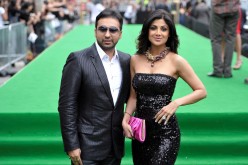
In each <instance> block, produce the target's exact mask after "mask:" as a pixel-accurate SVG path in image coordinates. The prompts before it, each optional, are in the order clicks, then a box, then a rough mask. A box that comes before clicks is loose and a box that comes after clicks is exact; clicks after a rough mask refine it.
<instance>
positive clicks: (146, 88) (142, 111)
mask: <svg viewBox="0 0 248 165" xmlns="http://www.w3.org/2000/svg"><path fill="white" fill-rule="evenodd" d="M178 45H179V39H178V36H177V32H176V28H175V24H174V22H173V20H172V17H171V15H170V14H169V13H167V12H166V11H165V10H161V9H159V10H155V11H153V12H152V13H150V15H149V16H148V18H147V19H146V20H145V21H144V24H143V26H142V30H141V32H140V35H139V36H138V39H137V49H138V50H137V52H136V54H135V55H133V56H132V57H131V63H130V70H131V79H132V81H131V83H132V87H131V92H130V96H129V99H128V102H127V106H126V110H125V115H124V118H123V121H122V127H123V129H124V134H125V136H126V137H127V138H133V132H132V130H131V127H130V125H129V124H128V123H129V120H130V116H132V115H133V113H135V116H136V117H138V118H142V119H145V122H146V138H145V141H144V143H141V142H139V141H137V140H132V155H133V162H134V165H143V164H149V165H158V164H164V165H165V164H166V165H173V164H174V163H175V161H176V158H177V154H178V150H179V147H180V129H179V125H178V122H177V118H176V111H177V110H178V108H179V107H180V106H184V105H188V104H193V103H195V102H197V101H199V100H201V99H203V98H205V97H206V93H207V92H206V89H205V87H204V85H203V83H202V82H201V80H200V79H199V78H198V76H197V75H196V74H195V72H194V70H193V69H192V67H191V66H190V64H189V63H188V62H187V61H186V60H185V59H184V58H183V57H181V56H179V55H178V54H177V48H178ZM179 78H182V79H183V80H184V81H185V82H186V83H187V84H188V85H189V86H190V87H191V89H192V90H193V91H192V92H191V93H189V94H188V95H186V96H183V97H181V98H176V99H174V100H172V97H173V93H174V90H175V87H176V82H177V80H178V79H179Z"/></svg>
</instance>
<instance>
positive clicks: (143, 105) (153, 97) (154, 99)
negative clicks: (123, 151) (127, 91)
mask: <svg viewBox="0 0 248 165" xmlns="http://www.w3.org/2000/svg"><path fill="white" fill-rule="evenodd" d="M176 81H177V80H176V79H175V78H173V77H171V76H168V75H164V74H146V73H136V74H135V75H134V78H133V82H132V83H133V84H132V85H133V87H134V89H135V92H136V95H137V105H136V107H137V109H136V111H135V116H137V117H139V118H142V119H145V120H146V140H145V142H144V143H140V142H139V141H137V140H133V141H132V154H133V162H134V165H173V164H174V163H175V161H176V158H177V154H178V150H179V146H180V129H179V126H178V123H177V119H176V116H175V115H173V116H172V117H171V118H170V120H169V122H168V123H167V124H166V125H164V124H163V122H162V123H161V124H158V123H155V119H154V116H155V115H156V113H157V112H158V111H159V110H160V109H161V108H162V107H163V106H165V105H167V104H169V103H170V101H171V98H172V96H173V93H174V89H175V86H176Z"/></svg>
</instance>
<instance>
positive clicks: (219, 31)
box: [208, 0, 240, 78]
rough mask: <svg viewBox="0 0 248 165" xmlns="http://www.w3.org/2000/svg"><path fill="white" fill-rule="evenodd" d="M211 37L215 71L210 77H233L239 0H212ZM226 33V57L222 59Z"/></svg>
mask: <svg viewBox="0 0 248 165" xmlns="http://www.w3.org/2000/svg"><path fill="white" fill-rule="evenodd" d="M211 5H212V7H211V16H210V18H211V21H210V27H209V31H210V39H211V46H212V55H213V71H212V72H210V73H208V76H210V77H217V78H221V77H223V76H224V78H231V77H232V69H231V64H232V57H233V52H234V45H235V37H236V32H235V30H236V26H237V22H238V15H239V7H240V1H239V0H231V1H226V0H212V1H211ZM223 33H224V34H225V35H224V40H225V46H224V58H223V60H222V55H221V52H222V44H221V43H222V35H223Z"/></svg>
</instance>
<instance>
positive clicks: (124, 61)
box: [58, 9, 130, 165]
mask: <svg viewBox="0 0 248 165" xmlns="http://www.w3.org/2000/svg"><path fill="white" fill-rule="evenodd" d="M122 25H123V19H122V17H121V15H120V13H118V12H117V11H114V10H111V9H105V10H103V11H102V12H101V13H100V14H99V15H98V16H97V17H96V22H95V37H96V42H95V43H94V44H93V45H92V46H91V47H89V48H86V49H84V50H81V51H78V52H74V53H71V54H70V56H69V57H68V59H67V61H66V64H65V66H64V69H63V75H62V80H61V88H60V95H59V107H58V110H59V114H60V122H61V130H62V137H63V142H64V149H65V151H66V152H67V154H68V155H69V157H70V158H71V160H72V163H73V164H78V165H81V164H83V165H119V164H120V162H121V158H122V157H123V155H124V136H123V130H122V125H121V122H122V118H123V112H124V103H125V102H126V100H127V98H128V95H129V90H130V71H129V67H130V64H129V63H130V55H128V54H125V53H123V52H120V51H117V50H116V48H115V46H116V44H117V42H118V41H119V39H120V38H121V35H122Z"/></svg>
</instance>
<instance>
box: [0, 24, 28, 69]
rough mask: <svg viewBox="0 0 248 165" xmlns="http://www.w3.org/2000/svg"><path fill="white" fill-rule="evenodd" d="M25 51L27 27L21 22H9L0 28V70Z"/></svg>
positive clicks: (23, 55)
mask: <svg viewBox="0 0 248 165" xmlns="http://www.w3.org/2000/svg"><path fill="white" fill-rule="evenodd" d="M26 53H27V28H26V26H25V24H23V23H15V24H10V25H8V26H4V27H2V28H0V71H1V70H3V69H5V68H7V67H8V66H10V65H11V64H13V63H15V62H16V61H18V60H20V59H22V58H24V57H25V56H26Z"/></svg>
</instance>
